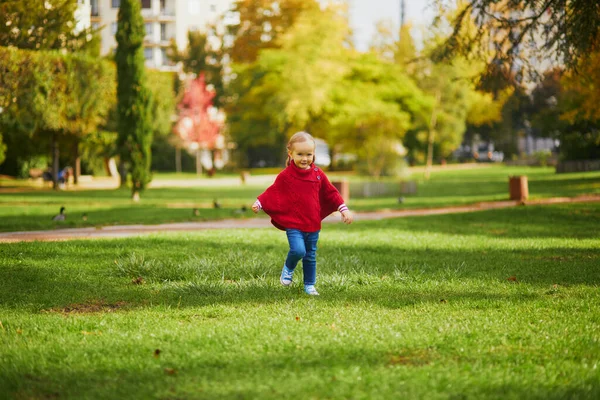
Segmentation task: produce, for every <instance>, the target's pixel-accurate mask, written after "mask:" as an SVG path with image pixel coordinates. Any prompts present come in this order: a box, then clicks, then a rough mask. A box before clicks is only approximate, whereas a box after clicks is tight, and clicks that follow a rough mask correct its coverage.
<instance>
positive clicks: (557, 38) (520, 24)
mask: <svg viewBox="0 0 600 400" xmlns="http://www.w3.org/2000/svg"><path fill="white" fill-rule="evenodd" d="M436 3H437V4H438V5H439V6H440V7H441V9H442V10H446V9H447V8H448V5H447V3H448V2H447V1H446V0H436ZM472 17H473V18H474V21H475V23H476V25H477V27H478V32H477V34H476V35H473V36H465V35H463V32H462V31H463V28H464V25H465V24H467V23H469V21H470V19H471V18H472ZM452 23H453V32H452V34H451V35H450V36H449V38H448V39H447V40H446V41H445V43H444V45H443V47H442V48H441V53H440V55H442V56H450V55H451V54H462V55H468V54H470V53H471V52H472V51H473V49H474V48H476V47H478V46H479V44H480V42H481V40H482V39H485V38H486V37H487V38H488V39H492V42H491V43H489V44H490V45H492V44H493V49H494V50H493V56H492V58H491V59H487V58H486V61H488V64H489V65H490V66H491V65H501V64H508V65H510V66H513V65H515V64H516V63H517V62H518V63H525V64H528V63H529V60H528V59H526V58H525V59H524V58H523V57H521V56H520V54H523V53H521V51H522V50H523V49H524V48H527V50H528V51H529V52H531V53H533V54H536V55H537V57H538V59H539V60H543V59H552V58H554V59H555V60H557V61H559V62H564V63H565V65H566V66H567V67H568V68H571V69H572V68H575V67H576V66H577V64H578V62H579V59H586V58H587V56H588V55H589V54H591V53H593V52H594V51H595V50H597V49H598V42H597V38H598V35H599V33H600V31H599V30H600V3H598V2H597V1H581V0H563V1H557V0H543V1H539V0H521V1H509V0H503V1H498V0H470V1H467V2H462V3H461V4H460V12H459V13H458V14H457V15H456V16H455V18H454V19H453V21H452ZM488 50H489V48H486V52H487V51H488Z"/></svg>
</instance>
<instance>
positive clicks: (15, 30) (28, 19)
mask: <svg viewBox="0 0 600 400" xmlns="http://www.w3.org/2000/svg"><path fill="white" fill-rule="evenodd" d="M76 9H77V0H46V1H19V0H0V46H5V47H18V48H21V49H29V50H59V49H61V50H62V49H64V50H67V51H76V50H77V51H81V50H86V51H91V52H92V54H94V55H97V54H98V52H99V38H98V37H97V36H96V35H95V34H94V32H93V30H92V29H83V30H81V31H77V29H76V25H77V21H76V19H75V10H76Z"/></svg>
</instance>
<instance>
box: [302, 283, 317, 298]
mask: <svg viewBox="0 0 600 400" xmlns="http://www.w3.org/2000/svg"><path fill="white" fill-rule="evenodd" d="M304 291H305V292H306V294H309V295H311V296H318V295H319V292H317V289H315V285H304Z"/></svg>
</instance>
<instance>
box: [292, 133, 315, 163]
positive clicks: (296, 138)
mask: <svg viewBox="0 0 600 400" xmlns="http://www.w3.org/2000/svg"><path fill="white" fill-rule="evenodd" d="M309 140H311V141H312V142H313V144H314V145H315V148H316V147H317V142H315V138H314V137H312V135H311V134H310V133H308V132H304V131H300V132H296V133H294V134H293V135H292V137H291V138H290V140H289V142H288V144H287V146H286V148H287V150H288V156H287V160H286V161H285V166H286V167H287V166H288V165H290V162H291V161H292V159H291V157H290V154H289V152H290V151H292V146H293V145H294V144H296V143H304V142H308V141H309ZM313 161H314V160H313Z"/></svg>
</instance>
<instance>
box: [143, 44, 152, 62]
mask: <svg viewBox="0 0 600 400" xmlns="http://www.w3.org/2000/svg"><path fill="white" fill-rule="evenodd" d="M144 59H146V60H152V48H151V47H144Z"/></svg>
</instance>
